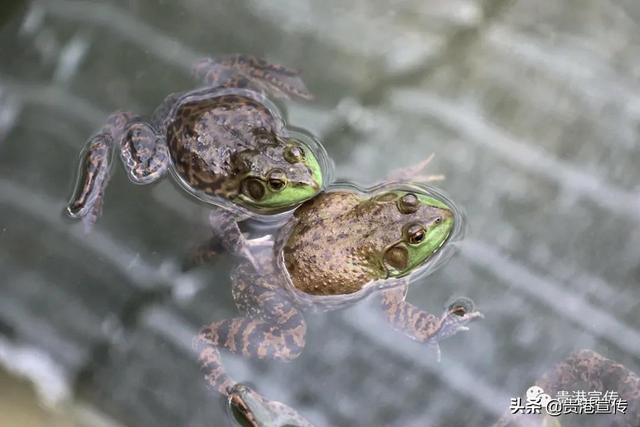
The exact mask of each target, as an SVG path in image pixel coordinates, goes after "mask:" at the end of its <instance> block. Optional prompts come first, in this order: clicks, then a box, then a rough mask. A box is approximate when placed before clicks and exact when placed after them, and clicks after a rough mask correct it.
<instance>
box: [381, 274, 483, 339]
mask: <svg viewBox="0 0 640 427" xmlns="http://www.w3.org/2000/svg"><path fill="white" fill-rule="evenodd" d="M408 287H409V285H408V284H407V283H405V284H403V285H400V286H397V287H394V288H391V289H387V290H385V291H382V292H381V303H382V308H383V310H384V312H385V314H386V317H387V320H388V321H389V323H391V326H392V327H393V328H394V329H395V330H397V331H399V332H402V333H404V334H405V335H407V336H408V337H409V338H411V339H412V340H414V341H418V342H421V343H428V344H438V342H440V341H441V340H443V339H445V338H447V337H450V336H452V335H455V334H456V333H458V332H460V331H466V330H468V328H467V326H466V325H467V323H469V322H470V321H472V320H474V319H478V318H483V317H484V315H483V314H482V313H480V312H479V311H474V304H473V301H471V300H470V299H467V298H458V299H457V300H456V301H454V302H453V303H451V304H450V305H449V306H448V307H447V309H446V310H445V311H444V313H443V314H442V315H441V316H439V317H438V316H436V315H433V314H431V313H428V312H427V311H425V310H423V309H421V308H419V307H416V306H415V305H413V304H411V303H409V302H407V301H405V299H406V296H407V290H408Z"/></svg>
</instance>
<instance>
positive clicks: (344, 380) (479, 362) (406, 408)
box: [0, 0, 640, 427]
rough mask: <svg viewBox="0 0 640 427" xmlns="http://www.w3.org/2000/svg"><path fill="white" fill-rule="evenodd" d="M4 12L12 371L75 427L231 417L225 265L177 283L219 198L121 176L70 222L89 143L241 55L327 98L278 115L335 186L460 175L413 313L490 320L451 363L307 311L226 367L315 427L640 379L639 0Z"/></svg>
mask: <svg viewBox="0 0 640 427" xmlns="http://www.w3.org/2000/svg"><path fill="white" fill-rule="evenodd" d="M9 4H10V3H8V4H7V6H4V7H2V8H0V25H1V27H0V55H1V57H2V61H0V206H1V209H0V273H2V281H1V282H0V283H1V284H0V362H2V364H3V366H5V367H6V368H7V369H9V370H12V371H14V372H15V373H16V374H18V375H21V376H26V377H28V378H30V379H31V380H32V381H33V382H34V383H35V384H36V386H37V390H39V393H40V396H41V397H42V398H43V399H44V400H45V401H47V402H49V403H52V404H56V403H58V404H59V403H60V402H64V407H65V408H71V409H69V410H70V411H72V412H74V413H76V414H78V417H79V418H80V421H79V422H80V423H83V424H84V425H98V423H99V422H100V423H104V425H122V426H151V425H153V426H176V425H184V426H205V425H206V426H209V425H216V426H217V425H222V423H223V422H224V421H223V420H225V417H226V415H225V412H224V408H223V406H224V405H223V402H222V401H221V399H220V398H218V397H217V396H215V395H213V394H210V393H209V392H208V391H207V390H206V387H205V383H204V381H203V379H202V376H201V374H200V372H199V369H198V365H197V362H196V355H195V354H194V352H193V350H192V346H191V341H192V338H193V336H194V335H195V334H196V332H197V330H198V329H199V328H200V327H201V326H202V325H204V324H207V323H209V322H210V321H212V320H217V319H223V318H228V317H232V316H234V315H235V313H236V312H235V308H234V306H233V301H232V299H231V291H230V282H229V271H230V267H231V264H232V260H231V259H229V258H221V259H220V260H219V261H217V262H215V263H214V264H212V265H209V266H206V267H204V268H202V269H199V270H196V271H194V272H192V273H182V272H181V270H180V268H179V266H180V263H181V261H182V257H183V255H184V253H185V252H186V251H187V250H188V249H189V248H191V247H193V245H195V244H197V243H199V242H200V240H201V238H202V236H204V235H208V230H207V223H206V215H207V209H206V207H205V206H203V205H202V204H200V203H197V202H196V201H195V199H194V198H192V197H190V196H188V195H186V194H184V192H183V191H182V190H181V189H180V188H179V187H178V186H177V185H175V184H174V183H172V182H171V180H170V179H166V180H163V181H162V182H160V183H158V184H154V185H152V186H134V185H132V184H131V183H130V182H129V181H128V180H127V178H126V175H125V174H124V171H123V170H122V168H121V167H120V166H117V167H116V168H115V169H114V170H115V174H114V177H113V179H112V180H111V182H110V185H109V188H108V190H107V196H106V201H105V210H104V215H103V217H102V218H101V219H100V221H99V223H98V225H97V226H96V228H95V230H94V232H93V233H92V234H91V235H89V236H87V235H85V234H84V233H83V230H82V227H81V226H80V225H79V224H75V223H73V222H71V221H68V220H67V219H65V218H64V217H63V215H62V210H63V207H64V205H65V203H66V202H67V200H68V198H69V196H70V193H71V190H72V187H73V180H74V174H75V172H76V167H77V160H78V153H79V151H80V149H81V147H82V146H83V144H84V142H85V141H86V139H87V137H88V136H89V135H91V134H92V132H94V131H95V130H96V129H97V128H98V127H99V126H100V125H101V124H102V123H103V121H104V119H105V118H106V117H107V115H108V114H109V113H110V112H111V111H114V110H119V109H127V110H131V111H136V112H140V113H142V114H151V113H152V111H153V110H154V108H155V107H156V106H157V105H158V104H159V103H160V102H161V101H162V100H163V99H164V97H165V96H166V95H167V94H168V93H170V92H176V91H182V90H187V89H189V88H192V87H194V85H195V82H194V81H193V80H191V77H190V67H191V63H192V62H193V61H194V60H195V59H196V58H199V57H201V56H215V55H220V54H225V53H235V52H242V53H249V54H254V55H258V56H262V57H266V58H268V59H269V60H271V61H274V62H278V63H283V64H286V65H288V66H292V67H296V68H299V69H301V70H302V72H303V78H304V80H305V82H306V83H307V86H308V87H309V89H310V90H311V91H312V92H313V93H314V94H315V95H316V96H315V99H314V100H313V101H310V102H299V101H287V102H280V101H278V105H279V106H280V107H281V108H282V109H283V110H284V111H286V112H287V116H288V122H289V123H291V124H292V125H295V126H297V127H300V128H303V129H307V130H309V131H310V132H311V133H313V134H314V135H315V137H316V138H317V139H318V140H319V141H321V142H322V143H323V145H324V146H325V148H326V150H327V152H328V154H329V155H330V156H331V157H332V158H333V159H334V161H335V165H336V176H337V177H338V178H341V179H346V180H351V181H355V182H357V183H360V184H362V185H365V186H367V185H373V184H375V183H377V182H378V181H379V180H380V179H382V177H384V176H386V175H387V174H388V173H389V172H390V171H392V170H394V169H397V168H402V167H406V166H407V165H411V164H414V163H416V162H418V161H420V160H421V159H425V158H427V157H428V156H429V155H430V154H432V153H435V158H434V160H433V161H432V162H431V164H430V165H429V169H428V172H429V173H432V174H443V175H445V176H446V179H445V180H444V181H443V182H441V183H439V184H438V185H439V186H440V187H441V188H443V189H444V190H445V191H446V192H447V194H449V195H450V196H451V198H452V199H453V200H455V202H456V204H458V205H460V206H461V207H462V208H463V209H464V210H465V212H466V217H467V222H468V230H467V233H466V236H465V239H464V241H463V242H462V243H461V244H460V245H459V252H458V253H457V254H456V255H454V256H453V257H452V258H451V260H450V261H449V262H448V263H447V264H446V265H445V266H444V267H443V268H441V269H440V270H438V271H437V272H436V273H434V274H433V275H431V276H429V277H428V278H426V279H425V280H423V281H422V282H420V283H416V284H414V285H412V287H411V289H410V291H409V295H408V299H409V301H411V302H412V303H414V304H416V305H417V306H419V307H423V308H425V309H427V310H429V311H431V312H434V313H439V312H441V310H442V309H443V308H444V304H446V302H447V301H450V299H451V298H452V297H454V296H460V295H464V296H467V297H470V298H472V299H473V300H474V301H475V302H476V304H477V305H478V307H479V309H481V310H482V311H483V313H484V314H485V315H486V318H485V319H483V320H481V321H478V322H474V323H473V324H472V325H471V330H470V331H469V332H466V333H464V334H460V335H457V336H455V337H452V338H450V339H448V340H446V341H444V342H443V343H442V348H441V350H442V358H441V361H440V362H438V361H437V357H436V354H435V352H434V351H433V350H432V349H431V348H429V347H426V346H424V345H420V344H418V343H415V342H411V341H410V340H408V339H406V338H405V337H403V336H402V335H401V334H397V333H395V332H394V331H393V330H391V328H389V327H388V326H387V325H386V324H385V322H384V319H383V317H382V315H381V313H380V311H379V308H378V306H377V304H375V302H374V301H373V300H371V301H369V300H367V301H365V302H362V303H360V304H358V305H356V306H354V307H352V308H349V309H347V310H343V311H338V312H329V313H315V314H310V315H309V316H308V317H307V323H308V335H307V345H306V348H305V351H304V353H303V354H302V356H301V357H299V358H298V359H296V360H295V361H293V362H291V363H279V362H269V361H247V360H243V359H241V358H236V357H228V358H226V359H225V360H226V361H227V362H228V369H229V371H231V372H232V373H233V375H234V377H237V378H239V379H242V380H245V381H246V382H248V383H251V384H252V385H253V386H254V387H255V388H256V389H257V390H260V391H261V392H263V393H264V394H265V395H267V396H269V397H270V398H273V399H277V400H280V401H283V402H286V403H287V404H288V405H290V406H292V407H294V408H296V409H297V410H298V411H299V412H300V413H302V414H304V416H305V417H307V418H308V419H309V420H311V421H312V422H313V423H314V424H316V425H318V426H403V427H405V426H462V425H464V426H488V425H492V423H493V422H495V420H496V419H497V418H498V417H499V416H500V415H501V414H502V413H503V412H504V411H505V410H507V409H508V408H509V403H510V398H511V397H515V396H519V395H521V394H522V393H523V392H524V391H525V390H526V389H527V387H529V386H530V385H531V384H532V383H533V382H534V381H535V379H536V378H537V377H539V376H540V375H541V374H542V373H543V372H545V371H546V370H547V369H549V368H550V367H551V366H553V365H554V364H555V363H557V362H558V361H559V360H561V359H563V358H564V357H566V356H567V355H568V354H569V353H571V352H572V351H575V350H577V349H581V348H590V349H593V350H595V351H597V352H599V353H601V354H603V355H605V356H607V357H609V358H611V359H614V360H617V361H619V362H621V363H623V364H624V365H625V366H626V367H627V368H629V369H630V370H632V371H635V372H640V332H638V329H639V328H640V316H639V315H638V312H639V308H640V306H639V304H640V303H639V301H640V288H639V285H640V231H639V227H638V224H639V222H640V184H639V182H640V169H639V168H638V164H640V143H639V142H638V139H639V137H640V92H639V91H638V87H639V85H638V82H639V80H640V60H638V58H640V55H639V54H640V26H639V25H640V7H639V6H638V5H637V2H634V1H631V0H627V1H595V0H593V1H584V0H571V1H565V2H555V3H554V2H546V3H541V2H537V1H534V0H520V1H506V0H486V1H474V0H455V1H451V0H446V1H445V0H429V1H417V0H415V1H414V0H407V1H403V2H396V3H393V4H392V5H390V4H389V3H388V2H380V1H356V2H350V3H349V5H348V6H347V4H346V3H343V2H338V1H325V2H317V1H316V2H314V1H311V0H305V1H283V2H262V1H254V0H245V1H231V0H228V1H227V0H223V1H217V2H210V1H204V0H188V1H182V2H166V1H158V0H136V1H121V0H109V1H100V2H98V1H77V0H50V1H41V2H23V3H20V2H15V6H14V7H10V6H9ZM97 420H100V421H97ZM580 422H581V423H582V422H583V423H584V424H581V425H603V423H605V425H606V421H603V419H602V418H587V419H586V421H584V420H581V421H580ZM589 423H590V424H589ZM574 424H575V422H574ZM565 425H571V420H566V422H563V426H565Z"/></svg>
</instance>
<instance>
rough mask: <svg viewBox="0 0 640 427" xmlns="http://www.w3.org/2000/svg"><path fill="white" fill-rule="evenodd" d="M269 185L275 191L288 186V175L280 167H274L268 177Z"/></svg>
mask: <svg viewBox="0 0 640 427" xmlns="http://www.w3.org/2000/svg"><path fill="white" fill-rule="evenodd" d="M267 185H269V188H270V189H271V190H273V191H282V190H283V189H284V187H286V186H287V175H285V173H284V172H283V171H282V170H280V169H274V170H273V171H272V172H271V173H270V174H269V177H268V178H267Z"/></svg>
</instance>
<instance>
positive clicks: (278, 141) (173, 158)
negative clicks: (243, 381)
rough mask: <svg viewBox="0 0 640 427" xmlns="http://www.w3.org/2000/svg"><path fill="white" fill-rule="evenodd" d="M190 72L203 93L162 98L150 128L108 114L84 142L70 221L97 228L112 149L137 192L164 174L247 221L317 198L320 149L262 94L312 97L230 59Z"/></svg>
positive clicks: (251, 64)
mask: <svg viewBox="0 0 640 427" xmlns="http://www.w3.org/2000/svg"><path fill="white" fill-rule="evenodd" d="M194 72H195V74H196V75H197V76H199V77H201V78H202V79H203V80H204V81H205V83H206V84H207V86H208V87H205V88H203V89H198V90H194V91H190V92H185V93H177V94H172V95H169V96H168V97H167V98H166V99H165V101H164V102H163V103H162V105H161V106H160V107H158V108H157V109H156V111H155V112H154V114H153V115H152V117H151V119H150V120H144V119H142V118H141V117H139V116H136V115H134V114H132V113H125V112H119V113H114V114H112V115H111V116H110V117H109V118H108V120H107V123H106V125H105V126H104V127H103V128H102V129H101V130H100V131H99V132H98V133H97V134H96V135H95V136H93V137H92V138H91V139H90V140H89V141H88V142H87V145H86V147H85V149H84V152H83V154H82V159H81V164H80V173H79V179H78V183H77V188H76V190H75V192H74V195H73V197H72V199H71V201H70V202H69V205H68V207H67V213H68V214H69V216H71V217H72V218H80V219H82V220H83V222H84V223H85V226H86V227H87V228H89V227H91V225H93V223H95V221H96V219H97V218H98V216H99V215H100V213H101V209H102V203H103V197H104V191H105V188H106V186H107V181H108V179H109V174H110V169H111V163H112V153H113V151H114V149H116V150H117V151H119V153H120V158H121V160H122V163H123V164H124V166H125V169H126V171H127V173H128V177H129V179H130V180H131V181H132V182H134V183H136V184H149V183H151V182H154V181H156V180H158V179H159V178H161V177H162V176H164V175H165V174H166V172H167V170H171V172H172V173H173V175H174V177H175V178H176V179H177V180H178V182H179V183H180V184H181V185H182V186H183V187H184V188H185V189H187V190H188V191H189V192H191V193H192V194H194V195H196V196H197V197H199V198H200V199H202V200H205V201H207V202H210V203H212V204H214V205H220V206H223V207H229V206H230V205H231V206H238V207H241V208H244V209H246V210H247V211H248V212H252V213H260V214H273V213H276V212H282V211H286V210H290V209H292V208H293V207H295V206H297V205H299V204H300V203H302V202H304V201H305V200H307V199H309V198H311V197H313V196H314V195H316V194H317V193H318V192H319V191H321V189H322V187H323V178H324V177H323V169H322V163H323V161H324V152H323V151H322V147H320V146H316V147H311V146H309V143H308V141H306V140H304V141H303V139H301V138H298V137H296V136H294V135H293V134H292V133H291V132H290V131H289V130H288V129H287V128H286V126H285V124H284V121H283V119H282V117H281V115H280V113H279V112H278V110H277V109H276V108H275V106H274V105H273V104H272V103H271V102H270V101H268V99H267V98H266V97H265V95H264V93H266V92H269V93H272V94H274V95H276V96H279V97H285V98H286V97H287V96H289V95H290V96H297V97H299V98H304V99H308V98H310V97H311V95H310V94H309V92H308V91H307V89H306V87H305V85H304V83H303V82H302V80H301V79H300V77H299V75H298V72H297V71H295V70H292V69H289V68H286V67H283V66H281V65H274V64H270V63H268V62H266V61H264V60H261V59H257V58H253V57H248V56H242V55H232V56H227V57H222V58H220V59H216V60H214V59H204V60H202V61H200V62H199V63H198V64H196V66H195V67H194Z"/></svg>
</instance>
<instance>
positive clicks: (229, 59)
mask: <svg viewBox="0 0 640 427" xmlns="http://www.w3.org/2000/svg"><path fill="white" fill-rule="evenodd" d="M193 74H194V75H195V77H196V78H198V79H199V80H202V81H204V82H205V84H207V85H208V86H212V87H225V88H248V89H252V90H256V91H259V92H265V93H270V94H272V95H274V96H276V97H279V98H284V99H287V98H289V97H297V98H302V99H312V98H313V96H312V95H311V93H310V92H309V90H308V89H307V87H306V86H305V84H304V82H303V81H302V78H301V77H300V72H299V71H297V70H294V69H291V68H288V67H285V66H283V65H278V64H272V63H269V62H267V61H265V60H264V59H260V58H256V57H253V56H248V55H239V54H235V55H228V56H221V57H218V58H203V59H201V60H199V61H198V62H196V64H195V65H194V67H193Z"/></svg>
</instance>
